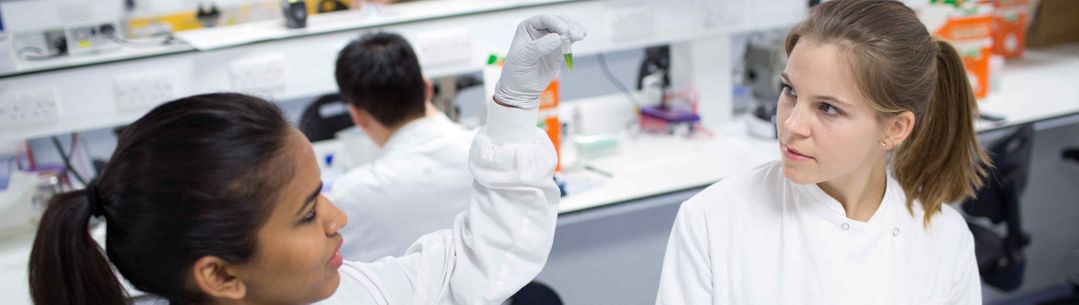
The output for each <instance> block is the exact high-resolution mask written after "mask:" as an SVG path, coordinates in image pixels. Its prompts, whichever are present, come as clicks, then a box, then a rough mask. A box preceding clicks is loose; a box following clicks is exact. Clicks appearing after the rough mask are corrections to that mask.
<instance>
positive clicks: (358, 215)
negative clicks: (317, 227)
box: [328, 112, 475, 262]
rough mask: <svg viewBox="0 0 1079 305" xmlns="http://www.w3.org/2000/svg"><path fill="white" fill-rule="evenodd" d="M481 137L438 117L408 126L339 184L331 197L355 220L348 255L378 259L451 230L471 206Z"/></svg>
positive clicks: (346, 232) (348, 230) (346, 247)
mask: <svg viewBox="0 0 1079 305" xmlns="http://www.w3.org/2000/svg"><path fill="white" fill-rule="evenodd" d="M474 134H475V133H474V132H470V131H467V130H465V129H464V128H461V127H460V126H458V125H457V124H454V123H453V122H451V121H450V120H449V119H448V118H446V116H445V115H442V113H441V112H440V113H438V114H436V115H434V116H431V117H426V118H421V119H418V120H415V121H412V122H409V123H408V124H405V125H404V126H401V128H399V129H398V130H397V131H396V132H394V133H393V135H392V136H390V138H389V140H387V141H386V145H385V146H384V147H383V149H382V155H381V156H379V157H378V159H376V160H374V161H373V162H371V163H368V164H366V165H363V166H360V167H357V168H354V169H352V170H351V171H349V172H348V173H347V174H345V175H344V176H342V177H341V178H339V179H338V180H337V181H336V182H334V184H333V187H332V189H331V191H330V193H329V196H328V197H329V198H330V200H332V201H333V203H334V204H336V205H337V207H339V208H341V210H342V211H344V212H345V214H347V215H348V219H349V223H348V226H345V227H344V228H342V229H341V234H342V235H344V236H346V237H347V239H346V240H345V244H344V245H343V246H342V247H341V254H342V255H344V258H345V259H346V260H353V261H360V262H372V261H375V260H376V259H379V258H382V257H386V256H397V255H401V254H403V253H405V250H406V249H408V247H409V246H410V245H412V243H414V242H415V241H416V239H418V238H420V236H423V235H424V234H427V233H430V232H434V231H438V230H442V229H449V228H451V227H452V226H453V222H454V218H455V217H456V216H457V214H459V213H461V212H464V211H465V210H466V209H468V205H469V203H470V202H471V198H472V174H471V173H470V172H469V171H468V148H469V146H470V145H471V143H472V138H473V136H474Z"/></svg>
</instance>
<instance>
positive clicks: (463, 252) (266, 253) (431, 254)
mask: <svg viewBox="0 0 1079 305" xmlns="http://www.w3.org/2000/svg"><path fill="white" fill-rule="evenodd" d="M533 37H536V38H533ZM562 37H565V38H567V39H570V40H572V41H578V40H580V39H582V38H584V31H583V29H581V28H580V26H579V25H577V24H576V23H574V22H572V21H570V20H566V19H564V18H560V17H552V16H537V17H533V18H530V19H528V20H526V21H524V22H522V23H521V24H520V25H519V26H518V32H517V35H516V37H515V40H514V42H513V45H512V46H511V48H510V51H509V53H508V56H507V60H506V69H507V70H506V72H504V73H503V75H502V78H501V79H500V80H499V84H498V88H499V93H497V94H496V95H495V101H494V103H495V104H497V105H494V104H493V105H491V109H490V111H489V115H488V124H487V126H485V127H484V128H483V129H482V130H481V131H480V132H478V133H477V135H476V138H475V140H474V142H473V147H472V151H471V153H470V167H471V169H472V171H473V175H474V176H475V179H476V183H475V187H474V195H473V202H472V206H471V208H470V209H469V211H468V212H465V213H462V214H461V215H459V216H458V218H457V219H456V222H455V225H454V227H453V229H452V230H443V231H439V232H435V233H432V234H428V235H425V236H423V237H421V238H420V239H419V240H418V241H417V242H416V243H415V244H414V245H413V246H412V247H411V248H410V249H409V251H408V252H406V253H405V254H404V255H403V256H401V257H390V258H384V259H382V260H379V261H376V262H374V263H367V264H360V263H352V262H344V261H342V258H341V254H340V252H339V251H338V250H339V249H340V247H341V244H342V242H343V240H344V237H343V236H341V235H340V234H338V233H337V232H338V230H339V229H340V228H341V227H343V226H345V224H346V223H347V222H348V220H347V219H346V217H345V216H344V214H343V213H341V211H340V210H338V209H337V208H336V207H334V205H333V203H331V202H329V201H328V200H326V199H325V198H324V197H322V196H320V195H319V190H320V189H321V183H320V180H319V169H318V166H317V161H316V160H315V156H314V153H313V151H312V149H311V145H310V143H309V142H308V141H307V139H306V137H304V135H303V134H302V133H300V132H299V131H298V130H297V129H296V128H293V127H292V126H290V125H289V124H288V123H287V122H286V121H285V119H284V117H283V116H282V114H281V112H280V111H279V110H278V109H277V108H276V107H275V106H273V105H272V104H270V103H268V102H266V101H264V100H261V99H259V98H255V97H251V96H246V95H240V94H207V95H198V96H192V97H187V98H183V99H180V100H176V101H173V102H169V103H166V104H164V105H161V106H159V107H157V108H155V109H154V110H152V111H150V113H148V114H146V115H145V116H143V117H142V118H140V119H139V120H137V121H136V122H134V123H133V124H132V125H131V126H130V127H128V128H127V129H126V130H125V131H124V132H123V134H121V135H120V138H119V144H118V145H117V147H116V151H115V152H114V153H113V156H112V158H111V159H110V161H109V163H108V166H107V167H106V168H105V169H104V170H103V171H102V173H101V175H100V176H99V177H97V178H96V179H94V180H93V181H92V182H91V183H89V185H88V186H87V188H86V189H85V190H82V191H75V192H69V193H65V194H61V195H57V196H56V197H54V199H53V200H52V201H51V202H50V203H49V206H48V208H47V210H46V212H45V214H44V216H43V219H42V222H41V225H40V227H39V229H38V233H37V236H36V237H35V240H34V246H33V250H32V253H31V256H30V266H29V270H30V271H29V280H30V290H31V296H32V298H33V300H34V303H36V304H39V305H60V304H107V305H114V304H127V303H128V300H127V298H126V292H125V291H124V289H123V288H122V286H121V285H120V283H119V281H118V280H117V277H116V276H115V275H114V273H113V271H112V267H115V269H116V271H118V272H119V273H120V274H121V275H123V277H124V278H126V279H127V280H129V281H130V282H131V284H132V285H133V286H134V287H135V288H137V289H139V290H141V291H144V292H147V293H152V294H155V295H158V296H161V297H164V298H166V299H168V300H169V301H170V303H171V304H308V303H313V302H319V301H322V300H325V301H326V302H328V303H335V304H336V303H340V304H465V303H467V304H477V303H478V304H497V303H500V302H502V301H503V300H505V299H506V298H508V297H509V296H510V295H511V294H513V293H514V292H516V291H517V290H518V289H520V288H521V287H522V286H524V285H525V284H526V283H528V281H530V280H531V279H532V278H533V277H534V276H535V275H536V274H537V273H539V271H540V269H542V268H543V264H544V262H545V261H546V258H547V254H548V252H549V250H550V247H551V242H552V239H553V234H554V227H555V218H556V206H557V202H558V198H559V197H558V189H557V187H556V186H555V185H554V183H553V180H552V179H551V175H552V173H553V168H554V163H555V156H554V150H553V148H552V146H551V143H550V140H549V139H548V138H547V137H546V135H545V134H544V133H543V132H541V131H539V130H538V129H536V128H535V122H536V121H535V120H536V106H537V105H538V101H537V99H538V97H539V93H540V92H541V91H542V90H543V89H544V87H545V86H546V84H547V83H549V82H550V81H551V80H552V79H553V78H554V77H555V76H556V74H557V71H558V66H559V65H560V64H561V62H560V58H561V57H560V56H558V55H559V54H557V51H558V50H559V44H558V42H560V41H561V38H562ZM552 67H553V68H552ZM91 217H101V218H103V219H104V222H105V225H106V238H105V251H104V253H102V252H103V251H102V250H101V248H100V247H99V246H98V244H97V243H96V242H95V241H94V240H93V239H91V238H90V235H89V232H88V228H87V225H88V222H89V220H90V218H91ZM401 221H408V220H404V219H403V220H401ZM110 263H111V265H110ZM327 298H329V299H327Z"/></svg>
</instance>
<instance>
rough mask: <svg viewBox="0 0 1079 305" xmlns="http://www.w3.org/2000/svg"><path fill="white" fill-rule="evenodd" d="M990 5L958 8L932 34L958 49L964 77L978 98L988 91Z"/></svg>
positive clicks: (991, 41)
mask: <svg viewBox="0 0 1079 305" xmlns="http://www.w3.org/2000/svg"><path fill="white" fill-rule="evenodd" d="M991 11H992V8H991V7H989V6H988V5H984V4H976V5H973V6H970V7H965V8H958V9H956V11H955V13H953V14H949V16H948V17H947V21H945V22H943V24H942V25H941V26H940V27H939V28H937V29H936V30H933V29H930V30H931V31H932V32H933V35H935V36H937V37H939V38H941V39H944V40H946V41H948V42H949V43H951V44H952V46H953V47H955V49H956V51H959V56H960V57H962V58H963V66H964V67H965V68H966V70H967V78H969V79H970V85H971V87H973V88H974V95H975V96H976V97H977V98H978V99H982V98H985V96H986V95H988V93H989V53H990V51H991V49H992V46H993V35H992V32H993V31H992V28H993V15H992V14H991Z"/></svg>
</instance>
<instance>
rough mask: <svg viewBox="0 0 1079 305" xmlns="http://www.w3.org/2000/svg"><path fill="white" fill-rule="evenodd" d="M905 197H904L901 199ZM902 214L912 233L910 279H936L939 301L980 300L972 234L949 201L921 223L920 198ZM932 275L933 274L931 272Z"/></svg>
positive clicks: (968, 301)
mask: <svg viewBox="0 0 1079 305" xmlns="http://www.w3.org/2000/svg"><path fill="white" fill-rule="evenodd" d="M905 198H906V197H904V199H905ZM909 212H912V213H904V215H908V216H910V218H909V219H908V220H909V221H910V225H909V226H908V228H911V229H912V230H909V231H913V232H914V236H911V237H909V238H910V239H911V240H910V241H909V242H910V244H911V245H912V247H911V249H912V251H911V252H910V261H911V262H912V263H911V266H910V269H911V270H916V271H915V272H911V273H910V275H909V276H908V277H909V278H910V280H911V281H927V282H935V283H939V285H934V286H935V287H934V288H936V289H940V290H941V292H937V293H934V294H935V295H938V296H941V297H938V298H936V299H937V300H938V301H939V302H940V303H941V304H981V303H982V302H981V297H982V294H981V277H980V275H979V274H978V264H977V260H976V259H975V255H974V236H973V234H972V233H971V232H970V227H969V226H968V225H967V222H966V219H964V218H963V215H962V214H960V213H959V211H957V210H956V209H955V207H953V206H952V205H949V204H944V205H942V206H941V208H940V212H939V213H937V214H935V215H933V217H931V220H930V222H929V224H928V225H925V223H924V220H923V219H924V215H925V209H924V207H923V206H922V204H921V202H919V201H917V200H915V201H913V202H912V205H911V209H910V211H909ZM934 275H935V276H934Z"/></svg>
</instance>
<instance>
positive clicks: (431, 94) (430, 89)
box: [423, 78, 435, 101]
mask: <svg viewBox="0 0 1079 305" xmlns="http://www.w3.org/2000/svg"><path fill="white" fill-rule="evenodd" d="M423 94H424V100H425V101H430V100H431V99H433V98H435V86H434V85H432V84H431V80H430V79H427V78H424V79H423Z"/></svg>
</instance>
